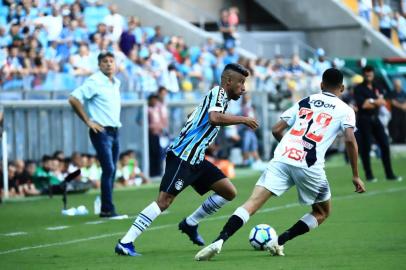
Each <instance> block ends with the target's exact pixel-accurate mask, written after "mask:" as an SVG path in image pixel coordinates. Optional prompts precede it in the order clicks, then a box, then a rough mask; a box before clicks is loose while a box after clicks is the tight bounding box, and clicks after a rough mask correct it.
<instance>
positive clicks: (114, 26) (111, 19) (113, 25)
mask: <svg viewBox="0 0 406 270" xmlns="http://www.w3.org/2000/svg"><path fill="white" fill-rule="evenodd" d="M109 10H110V14H109V15H107V16H106V17H104V23H105V24H106V25H107V27H108V28H110V29H109V32H110V33H111V40H112V41H113V42H117V41H118V40H119V39H120V36H121V34H122V32H123V29H124V26H125V19H124V17H123V16H122V15H120V14H118V13H117V5H116V4H111V5H110V6H109Z"/></svg>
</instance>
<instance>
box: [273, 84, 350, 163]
mask: <svg viewBox="0 0 406 270" xmlns="http://www.w3.org/2000/svg"><path fill="white" fill-rule="evenodd" d="M280 118H281V119H282V120H284V121H285V122H286V123H287V124H288V126H289V127H290V128H289V130H288V132H287V133H286V134H285V135H284V136H283V138H282V140H281V141H280V143H279V144H278V146H277V148H276V149H275V155H274V158H273V160H274V161H279V162H283V163H286V164H290V165H293V166H296V167H302V168H310V167H311V168H315V169H320V168H323V167H324V156H325V154H326V151H327V149H328V148H329V147H330V145H331V144H332V143H333V141H334V139H335V138H336V136H337V134H338V133H339V132H341V131H344V130H345V129H346V128H354V130H355V113H354V110H353V109H352V108H351V107H349V106H348V105H347V104H345V103H344V102H343V101H342V100H341V99H339V98H338V97H336V96H335V95H333V94H331V93H329V92H323V93H321V94H314V95H311V96H309V97H307V98H304V99H302V100H301V101H299V102H298V103H296V104H294V105H293V106H292V107H291V108H290V109H288V110H287V111H285V112H284V113H283V114H282V115H281V117H280Z"/></svg>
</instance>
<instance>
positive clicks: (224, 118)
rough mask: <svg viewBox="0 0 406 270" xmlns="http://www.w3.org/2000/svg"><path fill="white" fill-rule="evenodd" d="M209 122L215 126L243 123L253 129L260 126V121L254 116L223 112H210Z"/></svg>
mask: <svg viewBox="0 0 406 270" xmlns="http://www.w3.org/2000/svg"><path fill="white" fill-rule="evenodd" d="M209 122H210V124H212V125H214V126H231V125H238V124H243V125H246V126H247V127H249V128H251V129H257V128H258V126H259V125H258V121H257V120H256V119H254V118H252V117H245V116H237V115H231V114H222V113H219V112H210V113H209Z"/></svg>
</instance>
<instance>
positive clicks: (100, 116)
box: [71, 71, 121, 127]
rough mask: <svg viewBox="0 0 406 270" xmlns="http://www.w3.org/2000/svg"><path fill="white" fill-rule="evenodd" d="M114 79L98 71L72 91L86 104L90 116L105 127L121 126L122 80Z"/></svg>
mask: <svg viewBox="0 0 406 270" xmlns="http://www.w3.org/2000/svg"><path fill="white" fill-rule="evenodd" d="M113 81H114V82H112V81H110V79H109V78H108V77H107V76H106V75H104V74H103V73H102V72H101V71H98V72H96V73H95V74H93V75H92V76H90V77H89V78H87V79H86V80H85V82H84V83H83V84H82V85H81V86H79V87H78V88H76V89H75V90H74V91H73V92H72V93H71V96H73V97H75V98H76V99H78V100H79V101H80V103H82V104H84V107H85V109H86V111H87V113H88V115H89V118H90V119H91V120H92V121H94V122H96V123H98V124H99V125H101V126H103V127H121V122H120V111H121V98H120V81H119V80H118V79H117V78H114V79H113Z"/></svg>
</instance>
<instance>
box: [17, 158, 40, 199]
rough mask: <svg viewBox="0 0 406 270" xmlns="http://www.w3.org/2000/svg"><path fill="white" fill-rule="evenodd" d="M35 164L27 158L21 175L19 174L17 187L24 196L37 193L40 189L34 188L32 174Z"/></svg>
mask: <svg viewBox="0 0 406 270" xmlns="http://www.w3.org/2000/svg"><path fill="white" fill-rule="evenodd" d="M36 168H37V165H36V164H35V162H34V161H32V160H27V162H25V166H24V169H23V172H22V174H21V175H19V177H18V178H19V188H20V192H21V193H22V194H24V195H25V196H35V195H39V194H40V191H39V190H37V189H36V188H35V185H34V174H35V171H36Z"/></svg>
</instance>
